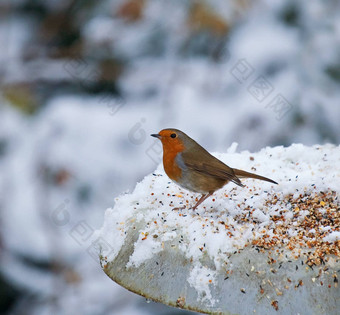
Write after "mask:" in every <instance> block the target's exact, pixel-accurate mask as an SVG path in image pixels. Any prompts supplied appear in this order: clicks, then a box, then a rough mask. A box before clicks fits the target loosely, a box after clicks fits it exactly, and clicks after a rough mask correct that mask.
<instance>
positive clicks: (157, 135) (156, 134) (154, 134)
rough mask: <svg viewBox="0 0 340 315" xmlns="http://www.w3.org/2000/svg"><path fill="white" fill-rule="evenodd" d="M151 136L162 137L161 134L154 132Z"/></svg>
mask: <svg viewBox="0 0 340 315" xmlns="http://www.w3.org/2000/svg"><path fill="white" fill-rule="evenodd" d="M150 136H151V137H155V138H158V139H160V138H162V136H161V135H159V134H158V133H153V134H152V135H150Z"/></svg>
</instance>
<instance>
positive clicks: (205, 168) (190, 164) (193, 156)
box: [151, 129, 277, 210]
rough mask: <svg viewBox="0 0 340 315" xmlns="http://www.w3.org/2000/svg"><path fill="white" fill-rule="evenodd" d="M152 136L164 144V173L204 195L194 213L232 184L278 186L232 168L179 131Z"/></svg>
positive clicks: (161, 132)
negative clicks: (257, 181) (245, 180)
mask: <svg viewBox="0 0 340 315" xmlns="http://www.w3.org/2000/svg"><path fill="white" fill-rule="evenodd" d="M151 136H152V137H156V138H158V139H160V140H161V141H162V145H163V166H164V170H165V173H166V174H167V175H168V176H169V177H170V178H171V179H172V180H173V181H174V182H175V183H176V184H178V185H179V186H181V187H183V188H185V189H187V190H190V191H193V192H196V193H200V194H202V197H201V198H200V199H199V200H198V201H197V203H196V204H195V205H194V207H193V208H192V209H193V210H195V209H196V208H197V207H198V206H199V205H200V204H201V203H202V202H203V201H204V200H206V199H207V198H208V197H210V196H211V195H212V194H213V193H214V192H215V191H216V190H218V189H220V188H222V187H223V186H224V185H226V184H227V183H228V182H230V181H231V182H233V183H234V184H236V185H238V186H241V187H244V185H243V184H242V183H241V181H240V178H255V179H260V180H264V181H267V182H270V183H273V184H277V182H275V181H273V180H271V179H269V178H267V177H263V176H260V175H256V174H253V173H249V172H246V171H242V170H238V169H236V168H231V167H229V166H228V165H226V164H224V163H223V162H222V161H220V160H219V159H217V158H215V157H214V156H212V155H211V154H210V153H209V152H208V151H207V150H205V149H204V148H203V147H202V146H200V145H199V144H198V143H197V142H196V141H195V140H193V139H191V138H190V137H189V136H187V135H186V134H185V133H184V132H182V131H180V130H178V129H163V130H161V131H160V132H159V133H158V134H152V135H151Z"/></svg>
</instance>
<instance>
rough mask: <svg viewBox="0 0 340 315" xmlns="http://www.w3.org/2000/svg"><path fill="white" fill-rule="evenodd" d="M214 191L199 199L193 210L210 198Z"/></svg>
mask: <svg viewBox="0 0 340 315" xmlns="http://www.w3.org/2000/svg"><path fill="white" fill-rule="evenodd" d="M212 194H213V192H210V193H208V194H206V195H202V197H201V198H200V199H199V200H198V201H197V203H196V204H195V205H194V206H193V207H192V210H196V208H197V207H198V206H199V205H200V204H201V203H202V202H203V201H204V200H205V199H207V198H209V197H210V196H211V195H212Z"/></svg>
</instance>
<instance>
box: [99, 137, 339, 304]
mask: <svg viewBox="0 0 340 315" xmlns="http://www.w3.org/2000/svg"><path fill="white" fill-rule="evenodd" d="M234 149H235V144H233V145H232V148H231V149H230V151H234ZM214 155H215V156H217V157H218V158H220V159H221V160H222V161H224V162H225V163H227V164H228V165H229V166H232V167H236V168H240V169H244V170H248V171H253V172H256V173H258V174H261V175H263V176H267V177H270V178H272V179H274V180H275V181H277V182H278V183H279V184H278V185H273V184H271V183H267V182H263V181H258V180H253V179H244V180H243V183H244V184H245V185H246V187H245V188H241V187H238V186H235V185H233V184H232V183H231V184H230V183H229V184H228V185H226V186H225V187H223V188H222V189H220V190H218V191H217V192H215V193H214V194H213V196H212V197H210V198H209V199H207V200H206V201H204V203H202V204H201V205H200V206H199V207H198V208H197V209H196V211H193V210H192V209H190V206H193V204H194V203H195V198H197V197H198V195H197V194H194V193H191V192H189V191H186V190H183V189H181V188H180V187H178V186H177V185H176V184H175V183H173V182H172V181H171V180H170V179H169V178H168V177H167V175H166V174H165V173H164V170H163V167H162V165H160V166H159V167H158V168H157V169H156V170H155V172H154V173H152V174H150V175H148V176H146V177H145V178H144V179H143V181H142V182H140V183H138V184H137V186H136V188H135V190H134V191H133V192H132V193H131V194H124V195H122V196H119V197H117V198H116V204H115V206H114V208H113V209H108V210H107V211H106V216H105V221H104V226H103V228H102V229H101V230H100V231H98V232H97V233H98V234H97V235H96V236H100V237H102V238H103V239H105V240H106V241H107V242H109V243H110V245H112V247H113V248H114V253H115V255H116V254H117V253H118V252H119V250H120V248H121V246H124V238H125V237H126V234H125V233H127V232H128V231H129V228H131V227H132V226H134V222H135V221H136V220H137V221H139V222H143V226H144V228H142V229H141V232H140V236H139V238H138V240H137V241H136V243H135V244H134V252H133V254H132V255H131V257H130V262H129V263H128V265H127V267H130V266H131V265H134V266H136V267H138V266H140V265H141V264H142V263H144V262H147V261H148V259H150V258H151V257H152V254H156V253H158V252H159V251H161V250H163V248H164V246H162V243H164V242H166V241H168V240H169V239H173V238H174V237H175V236H176V234H177V236H180V237H181V243H180V245H179V246H178V248H179V249H180V250H181V251H182V252H183V255H185V256H186V257H187V258H188V259H191V260H192V264H193V271H192V274H191V276H190V277H189V278H188V282H189V283H190V285H192V286H194V287H195V288H196V289H197V291H198V293H199V294H200V295H201V294H202V292H203V291H204V292H205V293H206V295H205V297H206V298H208V296H209V284H210V283H208V284H207V278H206V276H205V274H207V273H209V274H213V271H214V270H212V269H209V270H207V269H206V267H204V268H203V267H202V266H201V262H200V260H201V259H202V257H203V256H204V255H208V256H209V257H210V258H211V259H212V261H214V263H215V270H219V269H220V268H221V266H223V264H224V263H226V262H228V254H230V253H232V252H234V251H235V250H238V249H242V248H244V247H245V246H248V245H247V244H251V243H252V241H254V240H256V239H259V238H260V239H261V237H262V236H265V235H269V237H273V236H274V234H273V230H274V229H275V228H279V227H282V226H283V225H282V224H283V222H282V220H283V221H285V224H286V225H287V227H288V230H287V231H288V233H287V239H286V241H287V242H288V241H289V240H290V238H293V237H294V236H297V235H298V232H299V231H301V230H303V228H301V227H300V225H301V222H303V221H304V219H305V217H306V216H308V215H309V211H311V209H308V208H307V209H306V210H302V209H301V210H300V209H295V206H293V205H291V204H289V202H287V198H286V197H288V196H289V195H291V196H296V197H297V199H299V196H300V194H301V195H303V196H312V197H313V196H314V195H315V196H316V197H315V198H317V193H318V192H332V191H338V190H339V187H340V171H339V170H340V147H337V146H334V145H324V146H313V147H307V146H303V145H301V144H293V145H292V146H290V147H286V148H285V147H274V148H269V147H267V148H264V149H262V150H261V151H260V152H257V153H250V152H247V151H244V152H241V153H226V154H219V153H216V154H214ZM250 157H251V159H250ZM274 196H275V198H277V202H275V203H274V204H273V205H272V206H271V205H266V202H267V201H270V200H273V198H274ZM301 198H302V197H301ZM302 200H303V199H302ZM336 200H337V199H336ZM337 202H338V204H339V201H337ZM322 204H323V203H322V202H321V205H322ZM182 205H186V206H187V208H186V209H185V210H173V208H175V207H181V206H182ZM188 208H189V209H188ZM322 210H323V208H320V213H322ZM296 211H297V212H296ZM296 213H297V214H298V215H297V216H296ZM141 214H142V215H141ZM293 214H294V218H295V219H294V218H293ZM281 215H282V218H281V219H280V220H278V221H274V220H273V217H276V216H281ZM242 218H243V219H242ZM335 228H336V227H335ZM336 229H339V227H337V228H336ZM319 230H320V231H322V232H327V231H329V232H330V233H329V234H328V235H327V236H325V237H324V241H327V242H335V241H336V240H337V239H338V238H339V233H340V231H331V227H330V226H321V227H320V229H319ZM314 231H315V230H314ZM310 232H313V230H311V231H310ZM169 233H170V235H171V236H172V237H170V238H169ZM154 235H157V237H156V238H155V237H153V236H154ZM266 237H268V236H266ZM101 254H102V255H104V256H106V255H107V253H106V252H105V250H104V251H102V252H101ZM115 255H113V256H110V257H109V259H108V260H112V259H114V258H115ZM198 275H199V277H198V279H197V281H194V280H193V279H196V278H195V277H196V276H198ZM210 302H211V303H213V300H210Z"/></svg>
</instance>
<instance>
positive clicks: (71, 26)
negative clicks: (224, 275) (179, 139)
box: [0, 0, 340, 315]
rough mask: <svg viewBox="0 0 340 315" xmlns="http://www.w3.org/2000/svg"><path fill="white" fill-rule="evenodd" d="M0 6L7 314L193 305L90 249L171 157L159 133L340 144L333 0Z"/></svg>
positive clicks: (214, 144) (217, 146) (212, 144)
mask: <svg viewBox="0 0 340 315" xmlns="http://www.w3.org/2000/svg"><path fill="white" fill-rule="evenodd" d="M0 16H1V18H0V43H1V51H0V84H1V95H0V248H1V251H0V294H1V295H0V296H1V298H0V312H1V313H8V314H76V313H77V314H91V315H92V314H176V313H181V314H184V313H190V312H184V311H179V310H176V309H172V308H169V307H165V306H162V305H159V304H156V303H146V301H145V299H143V298H141V297H138V296H136V295H134V294H132V293H130V292H128V291H126V290H124V289H122V288H120V287H119V286H118V285H116V284H115V283H113V282H112V281H111V280H110V279H109V278H108V277H107V276H106V275H105V274H104V273H103V272H102V271H101V269H100V267H99V264H98V260H97V259H96V257H95V255H94V254H93V250H92V248H91V242H90V238H91V236H92V235H93V233H94V230H96V229H97V228H99V227H100V226H101V225H102V222H103V215H104V211H105V209H106V208H108V207H112V206H113V204H114V197H115V196H117V195H118V194H120V193H122V192H124V191H126V190H131V189H133V187H134V186H135V184H136V182H137V181H140V180H141V179H142V178H143V177H144V176H145V175H146V174H148V173H150V172H152V171H153V170H154V169H155V168H156V167H157V165H158V163H159V162H160V161H161V147H160V143H159V142H158V141H157V140H156V139H154V138H151V137H150V136H149V134H150V133H155V132H158V131H159V130H160V129H162V128H165V127H176V128H179V129H182V130H183V131H185V132H187V133H188V134H189V135H190V136H191V137H193V138H194V139H196V140H197V141H198V142H199V143H201V144H202V145H203V146H205V147H206V148H207V149H208V150H209V151H220V152H225V151H226V150H227V148H228V147H229V146H230V145H231V144H232V142H234V141H235V142H238V143H239V146H238V151H240V150H245V149H247V150H249V151H253V152H255V151H258V150H260V149H261V148H263V147H265V146H276V145H289V144H291V143H303V144H305V145H312V144H323V143H335V144H339V143H340V124H339V118H340V89H339V81H340V70H339V69H340V3H339V1H337V0H333V1H332V0H330V1H327V2H324V1H321V0H312V1H310V0H309V1H307V0H301V1H299V2H296V1H287V0H285V1H284V0H277V1H269V0H268V1H266V0H260V1H256V2H254V3H252V2H251V1H247V0H242V1H236V0H235V1H232V0H230V1H228V2H227V1H221V0H220V1H218V0H212V1H203V0H202V1H189V0H187V1H183V0H181V1H180V0H174V1H165V0H104V1H100V2H97V1H76V0H63V1H54V0H48V1H46V0H35V1H32V0H11V1H6V0H5V1H2V2H1V3H0ZM233 166H234V167H237V165H233Z"/></svg>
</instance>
